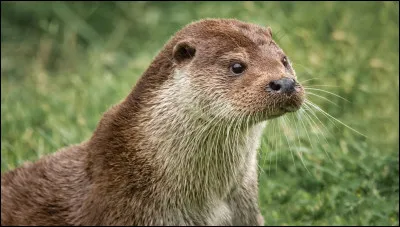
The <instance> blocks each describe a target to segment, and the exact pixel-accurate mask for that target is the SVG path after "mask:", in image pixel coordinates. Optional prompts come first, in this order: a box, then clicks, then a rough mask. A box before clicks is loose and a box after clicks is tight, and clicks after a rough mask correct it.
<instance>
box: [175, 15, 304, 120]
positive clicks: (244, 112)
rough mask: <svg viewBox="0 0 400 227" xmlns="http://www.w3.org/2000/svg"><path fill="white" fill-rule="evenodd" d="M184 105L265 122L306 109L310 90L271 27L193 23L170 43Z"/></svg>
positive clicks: (223, 21)
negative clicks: (304, 87) (304, 85)
mask: <svg viewBox="0 0 400 227" xmlns="http://www.w3.org/2000/svg"><path fill="white" fill-rule="evenodd" d="M170 44H171V55H172V57H171V59H172V61H173V62H174V72H173V73H172V77H173V78H172V81H175V84H176V85H177V86H178V84H179V86H180V87H179V89H178V90H177V92H178V93H179V94H177V96H179V100H180V101H177V102H181V104H183V105H182V107H183V108H185V107H187V109H192V110H194V111H195V114H200V115H202V116H205V117H213V118H222V119H232V118H235V119H246V120H247V119H249V118H251V119H253V121H256V122H257V121H263V120H267V119H271V118H274V117H277V116H281V115H283V114H285V113H287V112H293V111H296V110H298V109H299V108H300V106H301V105H302V103H303V101H304V89H303V87H302V86H301V85H300V84H299V82H298V81H297V78H296V74H295V72H294V70H293V68H292V65H291V63H290V61H289V58H288V56H286V54H285V53H284V52H283V50H282V49H281V48H280V47H279V46H278V45H277V44H276V43H275V42H274V40H273V39H272V31H271V29H270V28H264V27H261V26H258V25H255V24H250V23H244V22H240V21H237V20H232V19H207V20H202V21H199V22H195V23H192V24H189V25H188V26H186V27H185V28H183V29H182V30H180V31H179V32H178V33H177V34H176V35H175V37H174V39H173V40H172V41H171V42H170Z"/></svg>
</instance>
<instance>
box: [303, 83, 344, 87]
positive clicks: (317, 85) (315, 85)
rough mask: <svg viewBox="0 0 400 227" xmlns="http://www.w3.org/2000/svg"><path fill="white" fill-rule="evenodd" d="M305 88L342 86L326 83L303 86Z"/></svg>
mask: <svg viewBox="0 0 400 227" xmlns="http://www.w3.org/2000/svg"><path fill="white" fill-rule="evenodd" d="M303 87H304V88H314V87H340V86H335V85H326V84H313V85H308V86H303Z"/></svg>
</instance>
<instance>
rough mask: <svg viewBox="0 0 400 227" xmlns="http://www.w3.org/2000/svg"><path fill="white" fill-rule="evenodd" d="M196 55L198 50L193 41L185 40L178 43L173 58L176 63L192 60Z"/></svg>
mask: <svg viewBox="0 0 400 227" xmlns="http://www.w3.org/2000/svg"><path fill="white" fill-rule="evenodd" d="M195 54H196V48H195V47H194V45H193V42H192V40H183V41H180V42H178V43H177V44H176V45H175V46H174V49H173V53H172V56H173V57H174V60H175V62H176V63H181V62H183V61H186V60H191V59H192V58H193V57H194V55H195Z"/></svg>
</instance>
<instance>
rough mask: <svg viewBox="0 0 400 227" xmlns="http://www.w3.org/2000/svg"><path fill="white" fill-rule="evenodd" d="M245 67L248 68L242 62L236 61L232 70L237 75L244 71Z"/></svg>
mask: <svg viewBox="0 0 400 227" xmlns="http://www.w3.org/2000/svg"><path fill="white" fill-rule="evenodd" d="M245 69H246V66H245V65H244V64H242V63H234V64H232V65H231V71H232V72H233V74H235V75H239V74H241V73H243V72H244V70H245Z"/></svg>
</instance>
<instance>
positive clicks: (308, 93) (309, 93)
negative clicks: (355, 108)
mask: <svg viewBox="0 0 400 227" xmlns="http://www.w3.org/2000/svg"><path fill="white" fill-rule="evenodd" d="M306 94H307V95H314V96H317V97H319V98H321V99H324V100H326V101H328V102H329V103H332V104H333V105H335V106H337V107H339V108H340V106H339V105H338V104H336V103H334V102H332V101H331V100H329V99H327V98H325V97H323V96H320V95H317V94H315V93H312V92H306Z"/></svg>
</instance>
